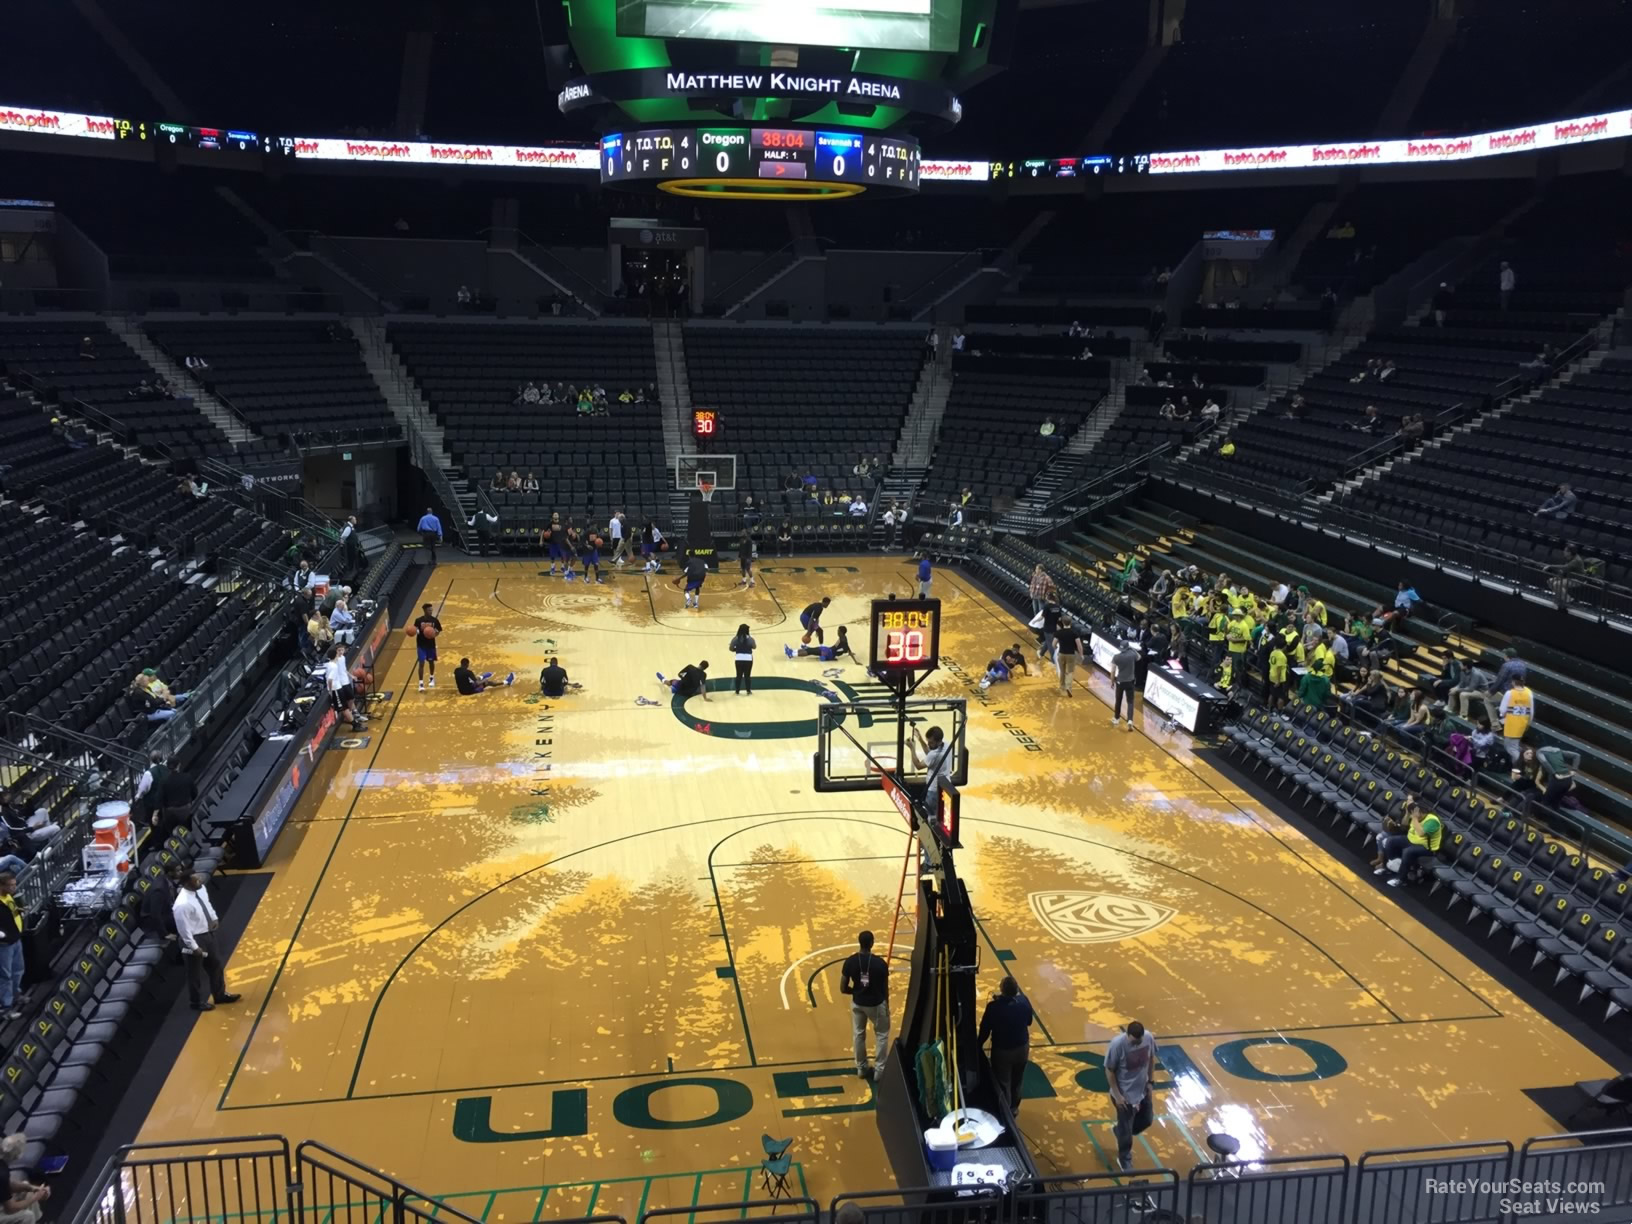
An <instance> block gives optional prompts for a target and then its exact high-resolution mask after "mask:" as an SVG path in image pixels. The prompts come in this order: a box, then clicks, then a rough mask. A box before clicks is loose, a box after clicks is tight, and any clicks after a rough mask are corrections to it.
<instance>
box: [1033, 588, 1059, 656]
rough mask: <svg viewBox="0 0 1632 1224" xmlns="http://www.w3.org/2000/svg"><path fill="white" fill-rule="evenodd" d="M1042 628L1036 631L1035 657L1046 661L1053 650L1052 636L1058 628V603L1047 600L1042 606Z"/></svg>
mask: <svg viewBox="0 0 1632 1224" xmlns="http://www.w3.org/2000/svg"><path fill="white" fill-rule="evenodd" d="M1042 617H1043V623H1042V627H1041V628H1039V629H1038V630H1037V657H1038V658H1039V659H1046V658H1048V657H1049V655H1050V654H1052V653H1053V650H1054V635H1055V633H1056V632H1058V630H1059V627H1060V605H1059V603H1058V601H1056V600H1054V599H1049V601H1048V602H1047V603H1045V604H1044V605H1043V611H1042Z"/></svg>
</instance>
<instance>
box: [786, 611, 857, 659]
mask: <svg viewBox="0 0 1632 1224" xmlns="http://www.w3.org/2000/svg"><path fill="white" fill-rule="evenodd" d="M823 602H824V603H825V602H826V601H825V600H824V601H823ZM818 632H820V631H819V630H818ZM782 653H783V654H785V655H787V656H788V658H790V659H821V660H822V661H823V662H824V663H831V662H833V660H835V659H837V658H840V657H842V656H844V655H848V656H849V657H850V661H851V662H852V663H860V662H861V660H860V659H858V658H856V655H855V652H854V651H852V650H851V649H850V637H849V630H848V629H846V628H845V627H844V626H843V625H840V626H839V636H838V637H836V638H834V639H833V645H831V646H826V645H818V646H801V647H799V649H798V650H795V649H794V648H793V647H792V646H788V645H784V646H783V647H782Z"/></svg>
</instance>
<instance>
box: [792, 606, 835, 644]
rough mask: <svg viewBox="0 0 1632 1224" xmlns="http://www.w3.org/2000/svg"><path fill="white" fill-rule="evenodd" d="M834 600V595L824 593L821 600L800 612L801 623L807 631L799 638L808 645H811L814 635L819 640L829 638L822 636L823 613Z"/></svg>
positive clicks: (822, 640)
mask: <svg viewBox="0 0 1632 1224" xmlns="http://www.w3.org/2000/svg"><path fill="white" fill-rule="evenodd" d="M832 602H833V597H832V596H831V595H823V596H822V597H821V599H820V600H818V601H817V602H816V603H813V604H811V605H810V606H809V607H808V608H806V609H805V610H804V611H803V612H801V613H799V624H800V626H801V627H802V628H803V629H804V631H805V636H804V637H802V638H800V639H799V640H800V641H801V642H803V643H804V644H805V645H806V646H809V645H810V639H811V638H813V637H814V638H815V639H816V640H817V642H825V641H826V640H827V639H826V638H825V637H823V636H822V613H823V612H825V611H826V610H827V606H828V605H829V604H830V603H832Z"/></svg>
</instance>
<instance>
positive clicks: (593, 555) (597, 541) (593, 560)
mask: <svg viewBox="0 0 1632 1224" xmlns="http://www.w3.org/2000/svg"><path fill="white" fill-rule="evenodd" d="M583 562H584V581H585V582H586V583H587V582H588V581H589V571H590V570H594V571H595V582H596V584H597V585H599V586H605V585H606V579H605V578H602V577H601V537H600V536H597V535H591V536H586V537H585V538H584V553H583Z"/></svg>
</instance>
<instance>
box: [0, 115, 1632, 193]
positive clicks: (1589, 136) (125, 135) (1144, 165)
mask: <svg viewBox="0 0 1632 1224" xmlns="http://www.w3.org/2000/svg"><path fill="white" fill-rule="evenodd" d="M162 126H166V127H173V126H174V125H162ZM160 127H161V125H159V124H150V123H148V122H146V121H140V120H131V119H119V118H114V117H112V116H108V115H87V114H79V113H77V112H73V111H53V110H43V109H40V108H37V107H29V106H11V105H6V104H0V132H13V133H22V134H25V135H38V136H67V137H79V138H85V139H90V140H125V139H137V140H141V141H146V140H147V139H148V132H149V129H150V128H151V129H153V130H154V131H158V130H159V128H160ZM177 130H184V131H186V132H188V133H197V132H199V131H204V132H217V129H192V128H188V129H177ZM218 134H219V133H218ZM227 134H228V135H237V136H243V137H247V138H248V140H250V141H256V140H258V141H259V145H260V149H261V151H262V152H263V153H266V154H269V155H274V156H285V157H293V158H297V159H299V160H302V161H337V162H374V163H379V164H399V165H417V166H444V167H460V166H484V167H505V168H512V169H534V170H571V171H585V172H587V171H599V169H600V151H599V149H598V147H595V146H583V147H578V146H573V145H536V146H535V145H503V144H453V143H450V142H446V141H433V140H392V139H388V138H381V139H373V138H369V137H343V136H260V137H257V136H255V134H254V133H247V132H246V133H227ZM1628 136H1632V110H1620V111H1610V112H1606V113H1604V114H1597V115H1581V116H1577V117H1574V118H1569V119H1556V120H1551V121H1548V122H1545V123H1533V124H1530V125H1528V126H1526V127H1516V128H1504V129H1502V130H1501V131H1495V132H1477V133H1472V134H1469V135H1460V136H1413V137H1403V138H1399V139H1393V140H1362V141H1347V142H1344V141H1325V142H1322V143H1319V144H1303V145H1264V146H1258V147H1252V148H1221V149H1196V150H1188V151H1174V152H1165V153H1151V154H1148V155H1146V154H1141V155H1139V156H1137V157H1131V158H1120V159H1118V161H1119V163H1126V164H1129V165H1137V166H1139V167H1140V169H1141V170H1144V171H1147V172H1148V173H1150V174H1214V173H1224V172H1230V173H1234V172H1237V171H1243V170H1309V169H1323V168H1330V167H1345V168H1346V167H1352V166H1389V165H1433V164H1441V163H1449V162H1459V161H1473V160H1477V159H1479V158H1486V157H1499V156H1502V155H1504V154H1508V153H1527V152H1534V151H1537V150H1542V149H1557V148H1563V147H1565V146H1568V145H1577V144H1590V143H1594V142H1596V141H1600V140H1615V139H1623V138H1625V137H1628ZM172 143H174V140H172ZM187 143H188V144H189V145H191V146H192V147H196V148H209V149H217V148H219V149H223V150H227V149H231V148H233V147H234V146H233V142H231V141H220V142H209V141H205V142H200V141H198V140H194V139H189V140H188V141H187ZM237 147H238V148H240V149H241V148H242V147H243V146H242V142H239V144H238V146H237ZM1055 160H1060V159H1055ZM1064 160H1068V161H1071V162H1073V163H1074V162H1076V161H1077V160H1078V159H1076V158H1070V159H1064ZM1089 160H1092V161H1103V162H1106V163H1109V162H1110V160H1111V159H1109V158H1104V159H1097V158H1096V159H1089ZM1000 164H1001V163H1000ZM992 170H993V162H992V161H990V160H973V159H971V160H956V159H955V160H942V161H925V162H923V163H922V164H921V165H920V167H919V180H920V181H921V182H925V181H927V182H941V183H984V182H986V181H988V180H990V179H991V178H992Z"/></svg>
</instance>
